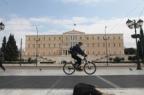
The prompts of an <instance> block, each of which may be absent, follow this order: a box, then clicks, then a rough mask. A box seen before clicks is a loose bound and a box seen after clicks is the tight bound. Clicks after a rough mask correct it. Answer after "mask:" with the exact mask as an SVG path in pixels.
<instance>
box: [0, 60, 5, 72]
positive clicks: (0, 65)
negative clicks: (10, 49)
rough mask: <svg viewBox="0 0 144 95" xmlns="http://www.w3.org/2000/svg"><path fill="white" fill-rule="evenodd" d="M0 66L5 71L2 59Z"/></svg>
mask: <svg viewBox="0 0 144 95" xmlns="http://www.w3.org/2000/svg"><path fill="white" fill-rule="evenodd" d="M0 67H1V68H2V69H3V70H4V71H5V70H6V69H5V67H4V66H3V65H2V61H0Z"/></svg>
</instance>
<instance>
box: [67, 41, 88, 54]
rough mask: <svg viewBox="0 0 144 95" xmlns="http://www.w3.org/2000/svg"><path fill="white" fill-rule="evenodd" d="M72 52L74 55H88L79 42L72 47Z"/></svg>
mask: <svg viewBox="0 0 144 95" xmlns="http://www.w3.org/2000/svg"><path fill="white" fill-rule="evenodd" d="M70 53H71V54H72V55H77V54H80V55H83V56H84V55H86V54H85V53H84V51H83V50H82V49H81V48H80V46H79V45H78V44H76V45H75V46H73V47H71V48H70Z"/></svg>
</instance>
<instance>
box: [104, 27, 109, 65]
mask: <svg viewBox="0 0 144 95" xmlns="http://www.w3.org/2000/svg"><path fill="white" fill-rule="evenodd" d="M106 29H107V26H105V37H104V40H105V47H106V48H105V49H106V63H107V66H108V46H107V40H108V37H107V34H106Z"/></svg>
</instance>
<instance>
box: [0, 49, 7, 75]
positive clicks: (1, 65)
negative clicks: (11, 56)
mask: <svg viewBox="0 0 144 95" xmlns="http://www.w3.org/2000/svg"><path fill="white" fill-rule="evenodd" d="M3 60H4V54H3V52H2V51H1V49H0V67H1V68H2V69H3V71H4V72H5V70H6V69H5V67H4V66H3Z"/></svg>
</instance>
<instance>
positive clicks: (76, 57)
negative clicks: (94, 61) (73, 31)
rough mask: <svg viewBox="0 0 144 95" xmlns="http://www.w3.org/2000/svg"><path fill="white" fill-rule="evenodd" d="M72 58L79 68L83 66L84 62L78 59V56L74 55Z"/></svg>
mask: <svg viewBox="0 0 144 95" xmlns="http://www.w3.org/2000/svg"><path fill="white" fill-rule="evenodd" d="M72 58H73V59H75V60H76V61H77V62H76V64H79V66H80V65H81V60H82V59H81V58H80V57H78V56H76V55H72Z"/></svg>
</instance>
